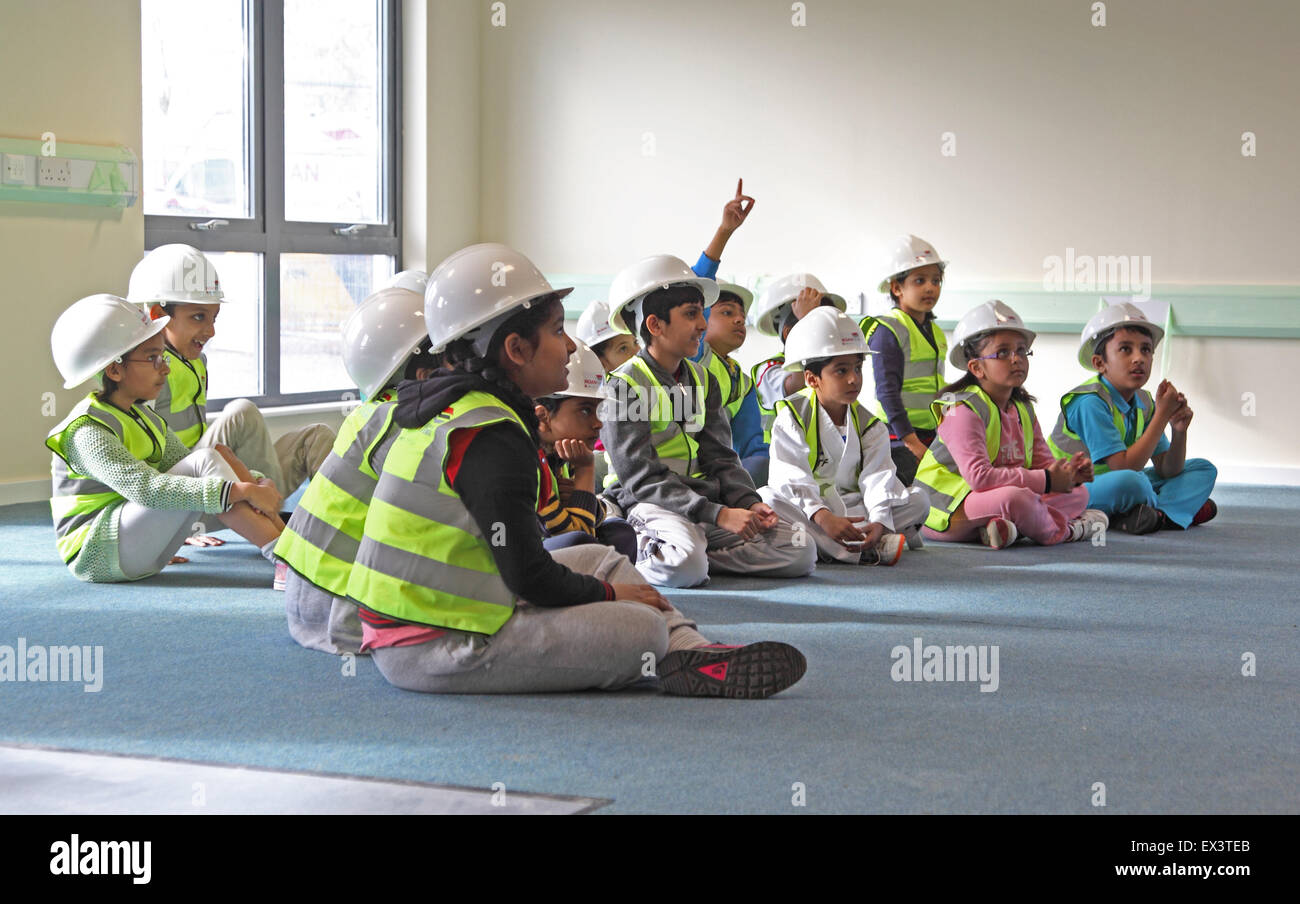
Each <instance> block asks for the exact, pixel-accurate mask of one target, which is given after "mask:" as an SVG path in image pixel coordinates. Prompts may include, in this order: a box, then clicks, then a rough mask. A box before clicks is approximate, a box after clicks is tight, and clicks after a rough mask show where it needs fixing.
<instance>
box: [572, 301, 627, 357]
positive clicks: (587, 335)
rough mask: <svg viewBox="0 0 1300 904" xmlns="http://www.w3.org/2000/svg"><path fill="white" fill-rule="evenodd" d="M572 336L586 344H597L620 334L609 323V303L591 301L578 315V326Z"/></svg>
mask: <svg viewBox="0 0 1300 904" xmlns="http://www.w3.org/2000/svg"><path fill="white" fill-rule="evenodd" d="M575 332H577V334H578V335H577V336H575V337H574V338H575V339H577V340H578V341H579V342H585V343H586V344H587V345H588V346H593V345H599V344H600V343H602V342H604V341H605V340H606V339H613V338H614V337H615V336H619V335H622V334H621V333H620V331H619V330H616V329H614V327H612V326H610V323H609V305H607V304H605V302H603V301H593V302H592V303H591V304H589V305H587V310H585V311H583V312H582V313H581V314H580V315H579V316H578V328H577V330H576V331H575Z"/></svg>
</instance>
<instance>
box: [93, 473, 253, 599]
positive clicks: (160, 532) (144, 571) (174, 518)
mask: <svg viewBox="0 0 1300 904" xmlns="http://www.w3.org/2000/svg"><path fill="white" fill-rule="evenodd" d="M167 473H168V474H180V475H182V476H184V477H213V476H216V477H220V478H222V479H223V480H234V479H235V472H234V471H233V470H231V468H230V465H229V464H228V463H227V462H226V460H225V459H224V458H222V457H221V455H220V453H218V452H216V451H214V450H212V449H194V450H193V451H192V452H190V454H189V455H187V456H185V457H184V458H182V459H181V460H180V461H178V462H176V464H175V465H174V466H173V467H172V469H171V470H170V471H168V472H167ZM216 518H217V516H216V515H205V514H204V513H203V512H185V511H177V510H176V509H153V508H146V507H145V506H143V505H139V504H137V503H134V502H127V503H124V504H123V505H122V510H121V511H120V512H119V513H118V522H117V564H118V567H120V568H121V569H122V573H123V574H125V575H126V576H127V577H128V578H129V579H131V580H133V581H134V580H136V579H138V578H144V577H148V576H149V575H151V574H157V573H158V572H160V571H162V570H163V568H164V566H166V564H167V563H168V562H170V561H171V558H172V556H174V555H175V554H176V550H178V549H180V548H181V544H182V543H184V542H185V538H186V537H188V536H190V535H191V534H201V533H203V531H204V530H206V529H207V528H206V527H205V523H206V521H207V520H208V519H210V520H211V521H212V522H213V523H217V524H219V523H220V522H217V520H216Z"/></svg>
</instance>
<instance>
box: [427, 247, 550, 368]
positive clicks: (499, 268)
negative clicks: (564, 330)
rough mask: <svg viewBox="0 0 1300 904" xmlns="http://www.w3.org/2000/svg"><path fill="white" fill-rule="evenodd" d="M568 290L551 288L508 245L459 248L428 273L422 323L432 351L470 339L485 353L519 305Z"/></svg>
mask: <svg viewBox="0 0 1300 904" xmlns="http://www.w3.org/2000/svg"><path fill="white" fill-rule="evenodd" d="M572 291H573V289H572V288H567V289H556V288H553V287H552V286H551V284H550V283H549V282H547V280H546V277H545V276H543V275H542V271H541V270H538V269H537V267H536V266H534V264H533V262H532V261H530V260H529V259H528V258H526V257H524V256H523V255H522V254H520V253H519V252H518V251H515V250H514V249H513V248H507V247H506V246H505V245H502V244H499V243H497V242H489V243H485V244H482V245H470V246H469V247H468V248H462V249H460V250H459V251H457V252H456V253H454V254H452V255H451V256H450V257H448V258H447V259H446V260H445V261H443V262H442V263H441V264H439V265H438V266H437V268H435V269H434V271H433V272H432V273H431V274H429V285H428V288H427V289H425V292H424V323H425V327H426V328H427V329H428V331H429V339H430V340H431V341H432V342H433V348H432V351H434V352H441V351H444V350H446V348H447V345H448V343H451V342H455V341H456V340H457V339H470V340H472V341H473V343H474V350H475V351H476V352H477V353H478V354H480V355H483V354H486V353H487V349H488V345H489V344H490V343H491V341H492V335H493V334H494V333H495V332H496V328H497V327H499V326H501V324H503V323H505V321H507V320H509V319H510V317H512V316H513V315H514V314H516V313H517V312H518V311H519V309H520V308H527V307H531V306H532V305H533V304H537V303H541V302H544V301H549V300H550V299H552V298H563V297H564V296H565V295H568V294H569V293H570V292H572Z"/></svg>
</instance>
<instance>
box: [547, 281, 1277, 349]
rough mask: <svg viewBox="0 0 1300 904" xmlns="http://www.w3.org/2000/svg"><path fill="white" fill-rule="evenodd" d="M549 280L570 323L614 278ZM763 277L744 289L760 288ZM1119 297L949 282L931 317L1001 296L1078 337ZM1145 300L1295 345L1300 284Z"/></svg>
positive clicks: (1185, 316)
mask: <svg viewBox="0 0 1300 904" xmlns="http://www.w3.org/2000/svg"><path fill="white" fill-rule="evenodd" d="M547 278H548V279H549V280H550V281H551V285H554V286H573V287H574V290H573V292H572V294H570V295H569V297H568V298H566V299H565V300H564V311H565V314H566V316H568V317H570V318H576V317H577V316H578V315H579V314H581V313H582V311H583V310H584V309H585V308H586V307H587V305H588V304H590V303H591V302H592V301H595V300H598V299H600V300H603V299H605V295H606V292H607V291H608V289H609V284H610V282H611V281H612V280H613V277H612V276H599V275H589V274H572V273H553V274H549V275H548V276H547ZM768 279H769V278H760V279H758V280H756V281H755V280H751V281H749V282H744V281H742V284H744V285H746V287H747V288H751V289H754V288H761V286H762V285H763V284H764V283H765V282H767V281H768ZM751 282H752V283H753V285H750V283H751ZM1120 295H1121V293H1118V292H1108V291H1104V290H1092V291H1086V292H1084V291H1073V292H1064V291H1049V290H1046V289H1044V288H1043V285H1042V283H1032V282H996V283H955V282H954V283H951V284H949V285H948V286H946V287H945V288H944V290H943V295H942V297H941V298H940V301H939V306H938V308H936V314H937V315H938V317H939V325H940V326H942V327H943V328H944V329H945V330H951V329H952V328H953V327H954V326H956V325H957V319H958V318H959V317H960V316H961V315H962V314H964V313H965V312H966V311H968V310H970V309H971V308H973V307H975V306H976V305H977V304H981V303H982V302H985V301H988V300H989V299H991V298H999V299H1001V300H1002V301H1004V302H1006V303H1007V304H1009V305H1010V306H1011V307H1012V308H1014V309H1015V311H1016V313H1018V314H1019V315H1020V316H1021V317H1022V318H1023V319H1024V321H1025V325H1026V326H1028V327H1029V328H1030V329H1032V330H1035V331H1036V332H1040V333H1074V334H1076V335H1077V334H1078V333H1080V332H1082V330H1083V326H1084V324H1085V323H1087V322H1088V318H1090V317H1091V316H1092V315H1093V314H1095V313H1096V312H1097V311H1098V310H1100V309H1101V306H1102V298H1103V297H1107V296H1109V297H1117V296H1120ZM1150 295H1151V299H1152V300H1153V301H1156V302H1160V303H1162V304H1168V305H1170V306H1171V307H1172V308H1173V317H1172V323H1171V326H1172V329H1171V334H1172V335H1178V336H1224V337H1237V338H1256V339H1300V286H1294V285H1258V286H1243V285H1233V286H1229V285H1222V286H1213V285H1160V284H1157V285H1155V286H1154V287H1152V289H1151V291H1150ZM856 301H857V298H856V297H851V298H850V299H849V302H850V307H849V311H850V313H853V312H854V311H855V308H854V303H855V302H856ZM873 309H874V304H873Z"/></svg>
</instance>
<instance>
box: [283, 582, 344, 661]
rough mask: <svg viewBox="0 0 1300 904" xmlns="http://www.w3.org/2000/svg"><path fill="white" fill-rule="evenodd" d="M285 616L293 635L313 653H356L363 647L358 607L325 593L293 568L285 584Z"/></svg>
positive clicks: (290, 632)
mask: <svg viewBox="0 0 1300 904" xmlns="http://www.w3.org/2000/svg"><path fill="white" fill-rule="evenodd" d="M284 614H285V616H286V617H287V618H288V621H289V634H290V635H291V636H292V637H293V639H294V640H296V641H298V643H299V644H301V645H302V646H304V647H306V648H307V649H309V650H320V651H321V652H322V653H336V654H338V653H356V652H358V651H359V649H360V647H361V619H360V618H359V617H358V616H357V607H356V604H355V603H352V602H350V601H349V600H345V599H340V598H339V597H337V596H334V595H333V594H332V593H330V592H328V591H326V590H322V589H321V588H319V587H317V586H316V585H315V584H313V583H312V582H311V581H309V580H307V579H306V578H304V577H303V576H302V575H300V574H298V572H296V571H294V570H293V569H292V568H290V569H289V574H288V575H287V576H286V577H285V581H284Z"/></svg>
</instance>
